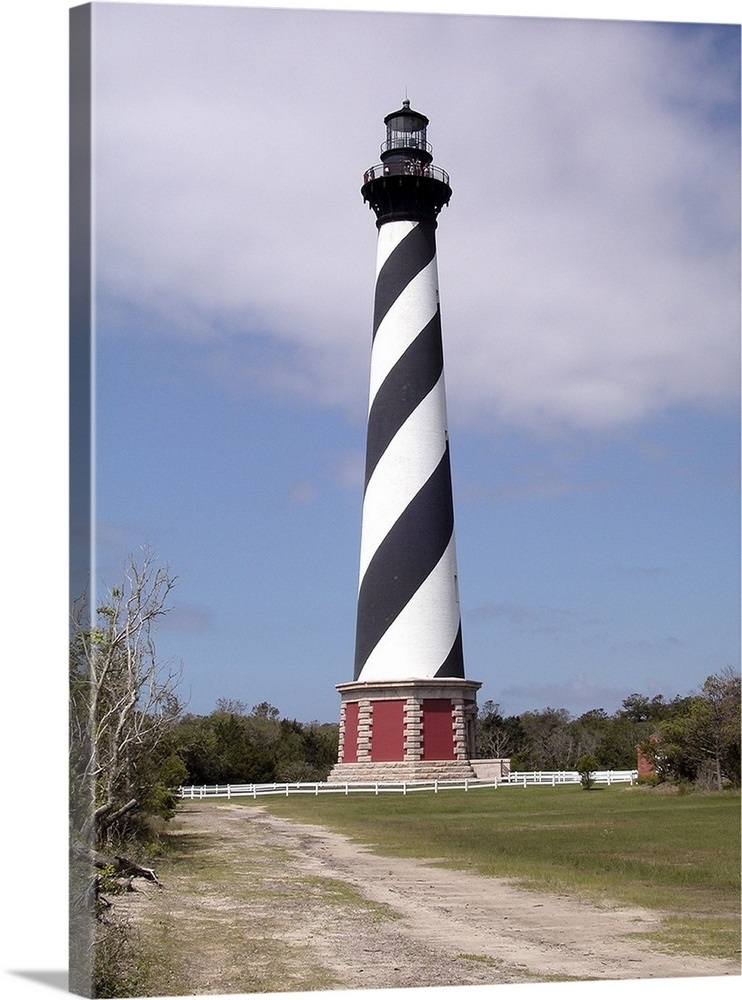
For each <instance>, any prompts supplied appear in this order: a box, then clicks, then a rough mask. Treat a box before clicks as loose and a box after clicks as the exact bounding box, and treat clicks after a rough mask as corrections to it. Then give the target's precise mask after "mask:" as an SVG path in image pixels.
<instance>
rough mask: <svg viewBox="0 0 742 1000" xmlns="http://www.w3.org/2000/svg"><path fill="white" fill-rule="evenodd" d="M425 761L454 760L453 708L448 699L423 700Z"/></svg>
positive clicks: (423, 757)
mask: <svg viewBox="0 0 742 1000" xmlns="http://www.w3.org/2000/svg"><path fill="white" fill-rule="evenodd" d="M422 759H423V760H454V759H455V755H454V751H453V706H452V705H451V702H450V701H449V700H448V698H425V699H423V753H422Z"/></svg>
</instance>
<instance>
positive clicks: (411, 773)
mask: <svg viewBox="0 0 742 1000" xmlns="http://www.w3.org/2000/svg"><path fill="white" fill-rule="evenodd" d="M475 777H476V775H475V773H474V770H473V768H472V766H471V764H470V763H469V761H466V760H427V761H419V762H417V763H415V762H411V761H403V760H400V761H396V760H394V761H389V760H387V761H380V762H379V763H376V764H374V763H365V764H336V765H335V766H334V767H333V769H332V771H330V774H329V775H328V777H327V781H330V782H343V783H345V782H347V783H349V784H352V783H353V782H369V781H436V780H437V781H460V780H463V779H464V778H475Z"/></svg>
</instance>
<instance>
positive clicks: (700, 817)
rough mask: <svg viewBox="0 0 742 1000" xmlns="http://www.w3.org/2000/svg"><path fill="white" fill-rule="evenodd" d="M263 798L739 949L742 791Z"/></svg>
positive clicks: (672, 933) (712, 949) (365, 835)
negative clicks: (629, 909) (655, 917)
mask: <svg viewBox="0 0 742 1000" xmlns="http://www.w3.org/2000/svg"><path fill="white" fill-rule="evenodd" d="M232 803H233V804H236V803H244V804H245V805H246V806H250V805H253V804H254V803H253V802H252V800H248V799H232ZM258 804H259V805H263V806H267V807H268V808H269V809H270V810H271V811H273V812H276V813H278V814H280V815H282V816H286V817H288V818H294V819H297V820H299V821H302V822H307V823H318V824H321V825H324V826H328V827H331V828H332V829H335V830H338V831H340V832H342V833H344V834H346V835H347V836H349V837H351V838H352V839H354V840H357V841H358V842H359V843H363V844H368V845H370V846H373V847H374V848H375V849H376V850H377V851H379V852H380V853H382V854H391V855H400V856H404V857H416V858H436V859H445V860H444V861H442V862H441V861H438V862H437V863H443V864H445V865H446V866H449V867H454V868H469V869H474V870H476V871H478V872H480V873H481V874H482V875H488V876H506V877H509V878H513V879H516V880H517V881H518V882H520V883H521V884H523V885H525V886H527V887H529V888H535V889H547V890H553V891H557V892H568V893H571V894H572V895H578V896H582V897H584V898H588V899H592V900H599V901H604V902H616V903H626V904H634V905H639V906H645V907H648V908H650V909H654V910H658V911H660V912H662V913H663V914H664V916H665V921H664V924H663V930H662V932H661V933H660V934H659V935H658V936H657V937H656V938H655V941H656V943H657V944H661V945H663V946H664V947H665V948H667V949H669V950H684V951H692V952H694V953H696V954H705V955H716V956H719V957H735V956H738V955H739V951H740V938H739V930H740V923H739V917H740V796H739V793H723V794H713V793H707V794H686V795H678V794H662V793H661V792H658V791H656V790H649V789H643V788H637V787H630V786H626V785H622V786H612V787H598V788H594V789H592V790H591V791H589V792H586V791H585V790H584V789H582V787H580V786H563V787H561V788H550V787H548V788H533V787H531V788H516V787H512V788H507V787H500V788H498V789H479V790H476V791H470V792H462V791H452V790H449V791H441V792H438V794H435V793H432V792H417V793H412V794H409V795H406V796H403V795H400V794H381V795H378V796H376V795H373V794H369V795H366V794H352V795H347V796H346V795H343V794H333V795H319V796H313V795H292V796H289V797H281V796H264V797H262V798H260V799H259V800H258Z"/></svg>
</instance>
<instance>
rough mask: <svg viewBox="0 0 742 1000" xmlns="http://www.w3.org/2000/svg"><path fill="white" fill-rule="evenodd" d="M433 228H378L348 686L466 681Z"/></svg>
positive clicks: (402, 224) (406, 224)
mask: <svg viewBox="0 0 742 1000" xmlns="http://www.w3.org/2000/svg"><path fill="white" fill-rule="evenodd" d="M463 676H464V667H463V655H462V647H461V624H460V615H459V604H458V584H457V574H456V549H455V542H454V530H453V501H452V495H451V472H450V463H449V451H448V433H447V424H446V398H445V386H444V379H443V348H442V343H441V324H440V309H439V302H438V273H437V262H436V249H435V223H434V222H426V221H423V222H413V221H391V222H387V223H385V224H383V225H382V226H381V227H380V229H379V238H378V251H377V273H376V297H375V307H374V337H373V348H372V354H371V389H370V401H369V414H368V434H367V445H366V488H365V494H364V502H363V520H362V532H361V567H360V583H359V593H358V619H357V629H356V659H355V679H356V680H362V681H378V680H401V679H406V678H433V677H463Z"/></svg>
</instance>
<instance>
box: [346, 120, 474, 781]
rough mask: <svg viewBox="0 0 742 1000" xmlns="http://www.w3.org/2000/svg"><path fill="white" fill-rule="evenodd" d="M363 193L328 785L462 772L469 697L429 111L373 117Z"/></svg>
mask: <svg viewBox="0 0 742 1000" xmlns="http://www.w3.org/2000/svg"><path fill="white" fill-rule="evenodd" d="M384 122H385V124H386V141H385V142H384V143H382V146H381V157H380V159H381V163H379V164H378V165H377V166H374V167H371V168H370V169H369V170H367V171H366V173H365V175H364V183H363V187H362V188H361V194H362V195H363V199H364V201H366V202H367V203H368V205H369V207H370V208H371V209H373V211H374V213H375V215H376V226H377V229H378V244H377V258H376V293H375V301H374V319H373V345H372V351H371V387H370V393H369V409H368V430H367V440H366V473H365V491H364V500H363V519H362V530H361V557H360V576H359V588H358V615H357V624H356V650H355V671H354V677H353V680H352V681H351V682H348V683H344V684H339V685H338V686H337V689H338V691H339V692H340V696H341V718H340V747H339V754H338V764H337V765H336V766H335V767H334V768H333V770H332V773H331V775H330V778H329V780H330V781H337V780H343V781H352V780H369V779H372V780H385V779H386V780H395V779H407V780H408V779H414V778H429V777H434V776H435V777H441V778H446V777H460V776H466V775H468V776H472V775H473V771H472V769H471V765H470V764H469V760H470V759H471V758H472V757H473V756H475V745H474V744H475V735H474V734H475V727H474V720H475V717H476V692H477V690H478V688H479V687H480V686H481V684H480V683H479V682H478V681H467V680H466V679H465V677H464V659H463V649H462V641H461V617H460V613H459V591H458V575H457V568H456V546H455V540H454V524H453V498H452V491H451V468H450V460H449V444H448V428H447V419H446V396H445V386H444V379H443V346H442V340H441V321H440V303H439V296H438V268H437V261H436V243H435V231H436V227H437V221H436V220H437V217H438V213H439V212H440V211H441V209H442V208H443V207H444V206H445V205H447V204H448V202H449V199H450V197H451V187H450V185H449V178H448V174H447V173H446V172H445V171H444V170H442V169H441V168H440V167H438V166H435V165H434V164H433V162H432V161H433V156H432V150H431V146H430V144H429V143H428V141H427V126H428V119H427V118H426V117H425V115H423V114H420V112H419V111H414V110H412V108H411V107H410V102H409V101H408V100H405V101H404V102H403V105H402V107H401V108H400V109H399V110H398V111H393V112H392V113H391V114H388V115H387V116H386V118H385V119H384Z"/></svg>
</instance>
